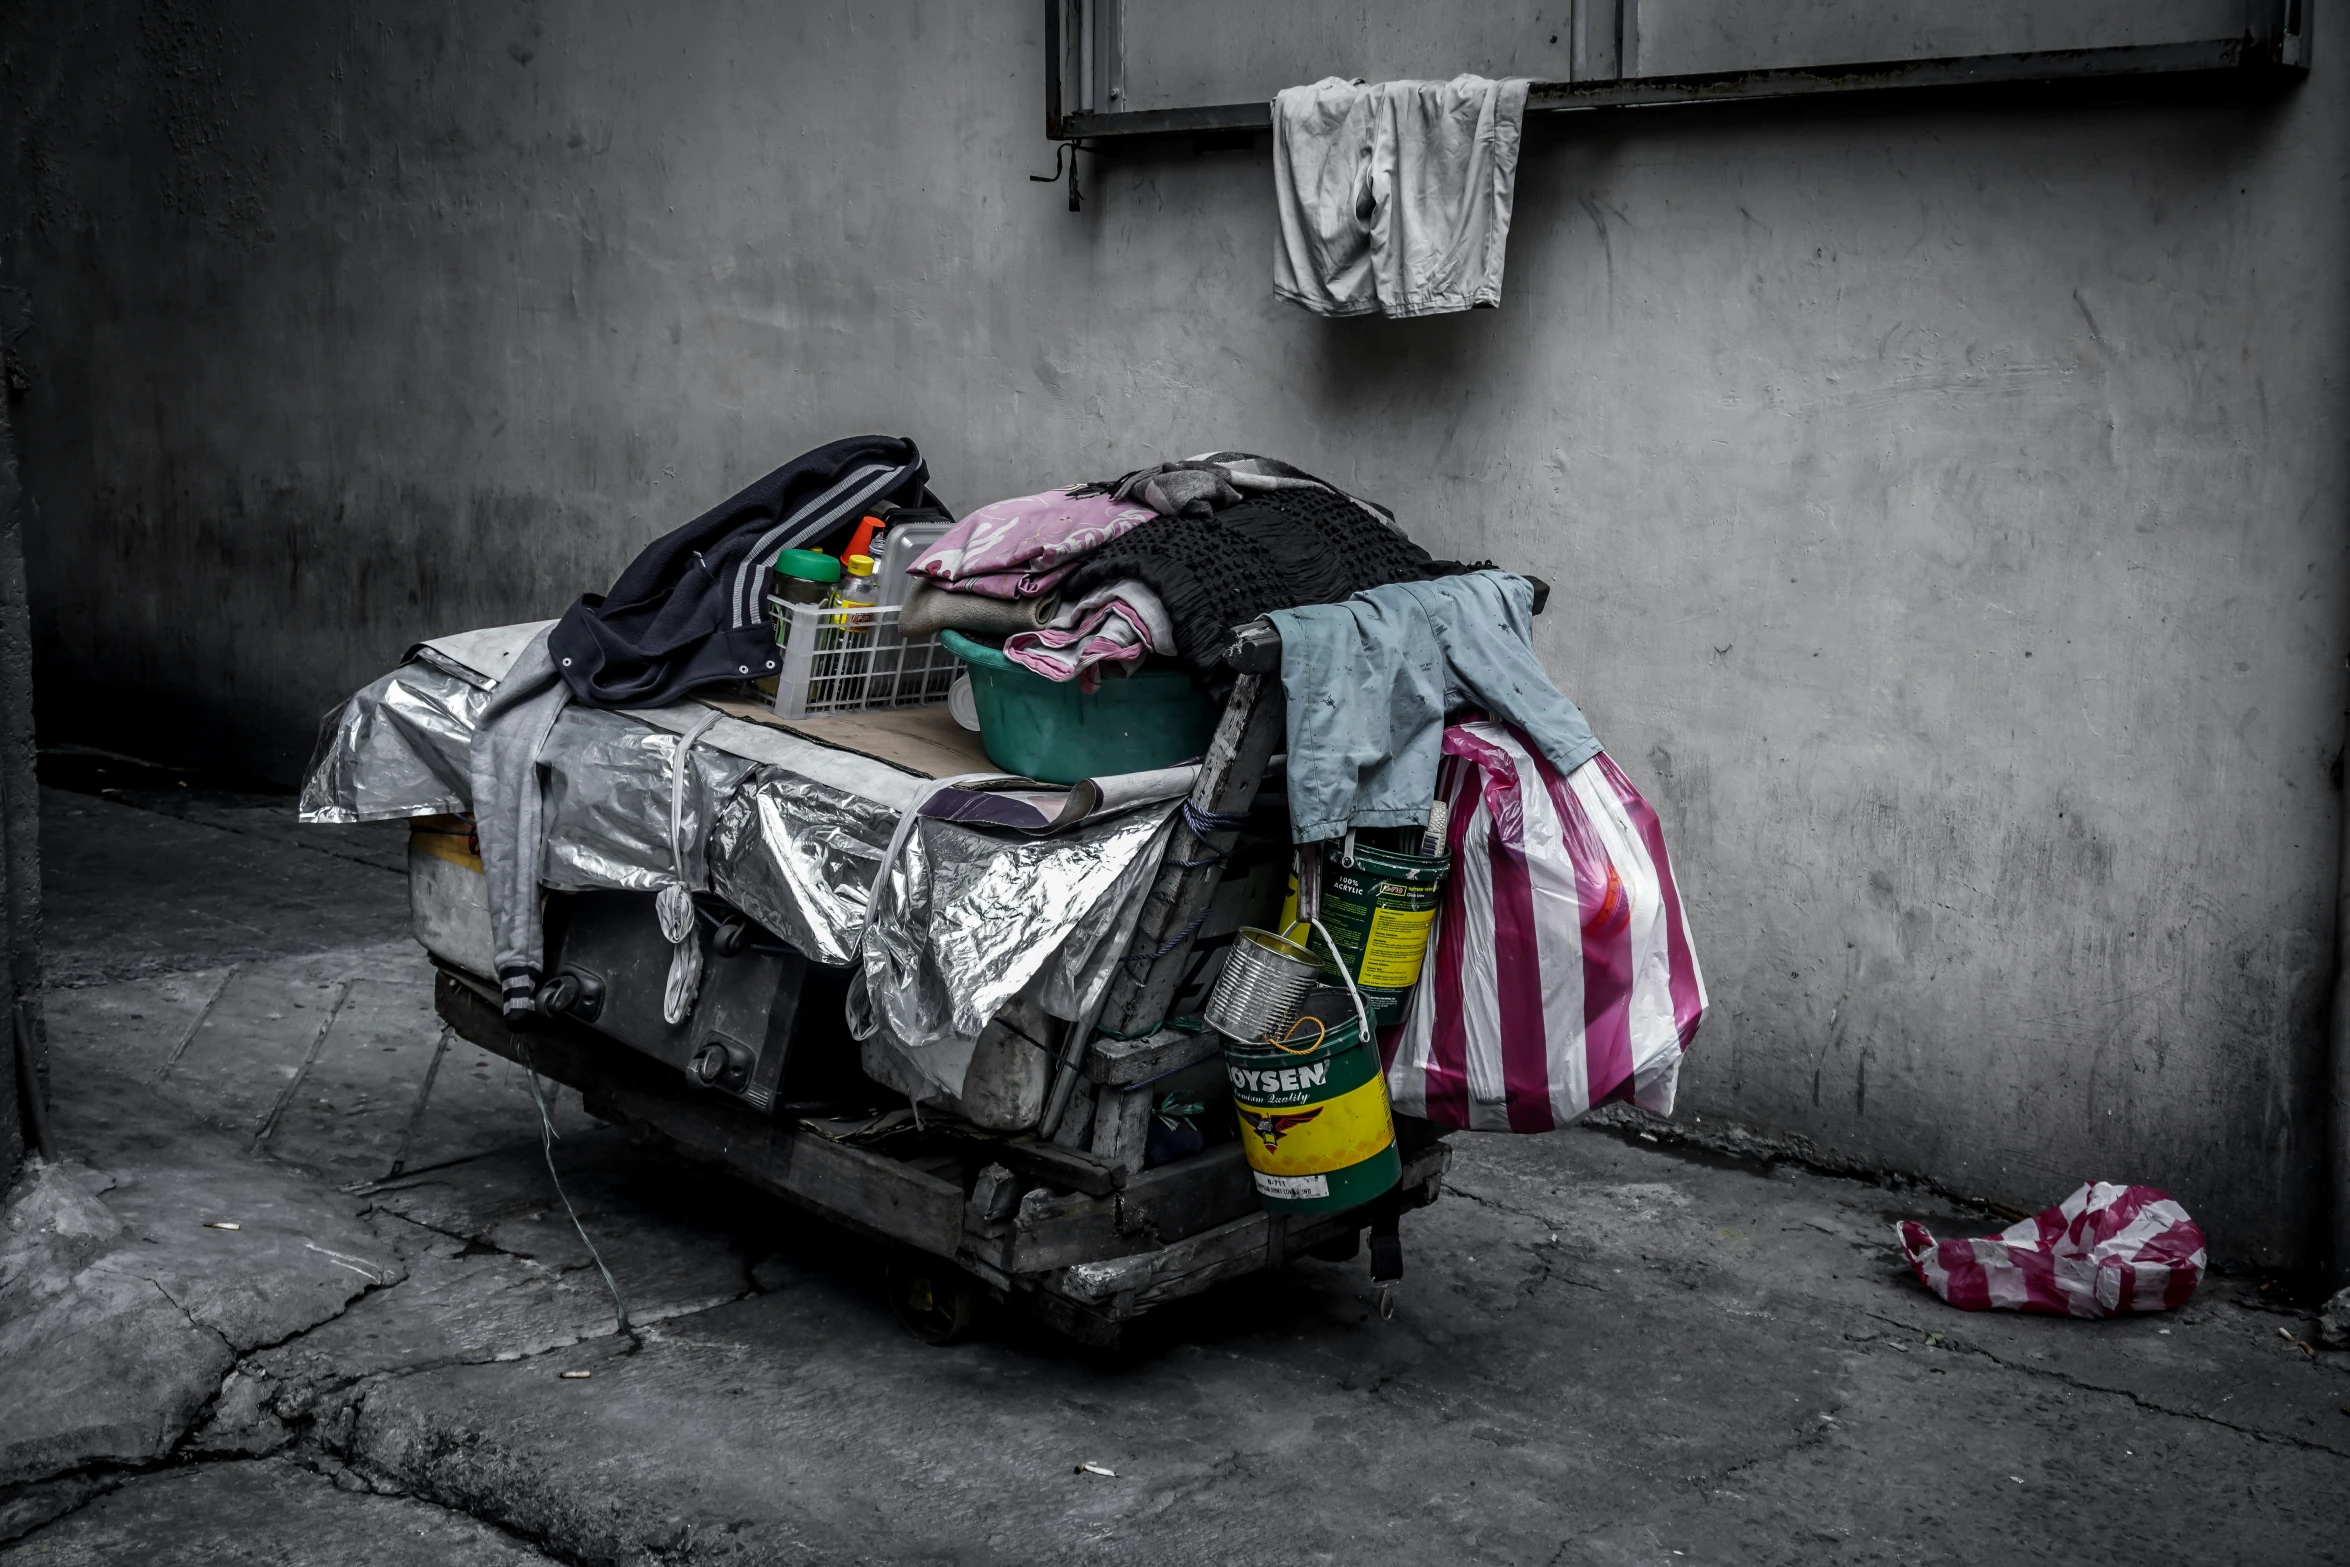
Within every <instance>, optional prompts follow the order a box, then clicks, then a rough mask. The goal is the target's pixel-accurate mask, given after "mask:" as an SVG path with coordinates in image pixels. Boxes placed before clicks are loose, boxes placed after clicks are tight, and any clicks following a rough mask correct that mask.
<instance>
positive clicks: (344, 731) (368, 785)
mask: <svg viewBox="0 0 2350 1567" xmlns="http://www.w3.org/2000/svg"><path fill="white" fill-rule="evenodd" d="M489 699H490V693H489V688H488V687H486V686H484V685H482V684H480V683H478V682H477V681H473V680H468V679H466V678H465V677H463V676H461V675H459V674H456V673H454V672H453V671H451V670H448V669H445V668H442V667H440V666H439V665H438V664H435V663H430V662H427V661H426V660H424V659H412V660H410V661H409V662H407V663H405V664H402V665H401V666H400V667H399V668H397V669H395V670H393V671H392V672H391V673H390V674H388V675H385V676H384V677H383V678H382V679H380V680H377V681H376V682H374V683H373V684H372V685H369V686H368V687H366V689H364V690H362V691H361V692H360V693H359V694H358V695H357V696H354V697H352V698H351V700H349V701H348V702H345V703H344V704H343V705H342V706H341V707H340V708H339V709H337V710H336V712H335V715H334V716H333V717H332V718H330V719H328V720H327V723H326V725H325V727H324V728H323V729H322V730H321V731H320V733H319V737H318V750H317V751H316V753H315V754H313V755H312V757H311V759H310V771H309V773H308V775H307V776H305V777H304V778H303V780H302V794H301V798H300V801H299V809H300V811H301V819H302V820H303V821H306V822H337V823H345V824H348V823H351V822H383V821H392V820H395V819H397V818H399V817H403V816H446V815H453V814H455V813H457V812H460V811H470V810H471V809H473V779H472V772H471V770H470V766H469V763H468V761H467V758H468V757H469V756H470V755H471V754H472V749H473V731H474V726H475V725H476V724H477V723H479V722H480V720H481V710H482V708H483V706H484V705H485V704H486V703H487V702H488V701H489Z"/></svg>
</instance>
